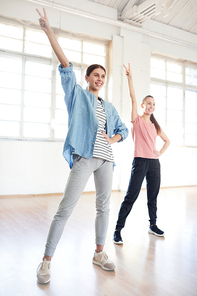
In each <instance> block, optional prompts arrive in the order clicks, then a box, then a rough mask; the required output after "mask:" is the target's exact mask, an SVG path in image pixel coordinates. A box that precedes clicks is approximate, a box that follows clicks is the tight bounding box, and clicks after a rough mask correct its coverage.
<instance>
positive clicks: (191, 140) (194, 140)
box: [185, 134, 197, 146]
mask: <svg viewBox="0 0 197 296" xmlns="http://www.w3.org/2000/svg"><path fill="white" fill-rule="evenodd" d="M185 145H188V146H197V135H189V134H186V135H185Z"/></svg>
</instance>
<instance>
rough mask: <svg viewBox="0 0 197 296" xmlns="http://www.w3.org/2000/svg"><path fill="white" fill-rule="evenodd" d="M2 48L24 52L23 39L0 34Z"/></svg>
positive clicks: (0, 46)
mask: <svg viewBox="0 0 197 296" xmlns="http://www.w3.org/2000/svg"><path fill="white" fill-rule="evenodd" d="M0 48H2V49H8V50H13V48H14V51H18V52H22V51H23V41H21V40H16V39H11V38H7V37H2V36H0Z"/></svg>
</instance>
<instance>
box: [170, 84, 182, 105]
mask: <svg viewBox="0 0 197 296" xmlns="http://www.w3.org/2000/svg"><path fill="white" fill-rule="evenodd" d="M167 107H168V108H169V109H174V110H183V90H182V89H180V88H177V87H171V86H169V87H168V88H167Z"/></svg>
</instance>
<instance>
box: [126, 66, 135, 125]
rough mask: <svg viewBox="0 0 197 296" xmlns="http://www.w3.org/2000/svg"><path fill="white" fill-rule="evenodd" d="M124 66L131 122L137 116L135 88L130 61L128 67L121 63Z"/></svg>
mask: <svg viewBox="0 0 197 296" xmlns="http://www.w3.org/2000/svg"><path fill="white" fill-rule="evenodd" d="M123 66H124V68H125V74H126V76H127V79H128V86H129V94H130V97H131V103H132V109H131V122H134V121H135V120H136V118H137V101H136V97H135V90H134V86H133V78H132V73H131V69H130V63H129V64H128V68H127V67H126V66H125V65H123Z"/></svg>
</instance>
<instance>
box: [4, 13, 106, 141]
mask: <svg viewBox="0 0 197 296" xmlns="http://www.w3.org/2000/svg"><path fill="white" fill-rule="evenodd" d="M55 34H56V37H57V39H58V42H59V43H60V45H61V47H62V49H63V50H64V51H65V53H66V56H67V57H68V59H69V60H70V61H71V62H72V63H73V65H74V69H75V74H76V79H77V83H79V84H80V85H81V86H82V87H84V88H86V86H87V85H86V82H85V79H84V76H85V70H86V68H87V67H88V65H90V64H91V63H98V64H101V65H103V66H104V67H105V68H107V47H108V43H107V42H104V41H102V40H97V41H93V39H91V38H85V37H84V36H83V37H81V36H71V35H70V34H69V35H68V34H66V33H65V32H62V31H56V32H55ZM58 66H59V63H58V61H57V59H56V57H55V55H53V54H52V48H51V45H50V43H49V41H48V38H47V37H46V35H45V33H44V32H43V31H42V30H41V29H40V28H39V27H37V26H28V25H26V26H24V25H21V23H18V22H16V21H13V20H9V19H6V18H3V17H0V138H11V139H22V140H23V139H25V140H32V139H36V140H50V141H51V140H64V139H65V137H66V134H67V128H68V127H67V124H68V115H67V111H66V105H65V103H64V92H63V89H62V86H61V81H60V75H59V71H58ZM105 91H106V89H105V88H103V90H102V93H100V95H101V96H102V97H103V98H105Z"/></svg>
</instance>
